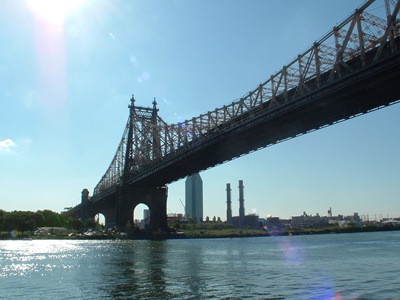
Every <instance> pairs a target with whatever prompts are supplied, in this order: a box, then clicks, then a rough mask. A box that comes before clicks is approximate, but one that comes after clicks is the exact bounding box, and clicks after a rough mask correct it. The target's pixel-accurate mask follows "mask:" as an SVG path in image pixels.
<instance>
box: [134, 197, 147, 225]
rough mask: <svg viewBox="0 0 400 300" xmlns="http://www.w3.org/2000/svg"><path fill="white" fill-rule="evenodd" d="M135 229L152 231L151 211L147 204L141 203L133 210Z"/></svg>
mask: <svg viewBox="0 0 400 300" xmlns="http://www.w3.org/2000/svg"><path fill="white" fill-rule="evenodd" d="M133 220H134V224H135V227H139V228H140V229H145V230H150V220H151V210H150V207H149V206H148V205H146V204H145V203H139V204H137V205H136V206H135V207H134V208H133Z"/></svg>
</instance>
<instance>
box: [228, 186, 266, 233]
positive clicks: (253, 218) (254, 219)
mask: <svg viewBox="0 0 400 300" xmlns="http://www.w3.org/2000/svg"><path fill="white" fill-rule="evenodd" d="M226 205H227V208H226V222H227V223H229V224H232V225H233V227H237V228H244V227H255V228H257V227H258V225H259V224H258V216H257V215H247V216H246V215H245V209H244V185H243V180H239V216H238V217H232V201H231V184H230V183H227V184H226Z"/></svg>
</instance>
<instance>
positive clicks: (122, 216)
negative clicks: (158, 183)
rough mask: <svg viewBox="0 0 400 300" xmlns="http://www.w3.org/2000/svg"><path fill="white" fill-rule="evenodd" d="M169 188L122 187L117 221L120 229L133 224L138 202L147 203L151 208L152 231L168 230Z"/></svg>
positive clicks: (122, 229)
mask: <svg viewBox="0 0 400 300" xmlns="http://www.w3.org/2000/svg"><path fill="white" fill-rule="evenodd" d="M167 198H168V189H167V187H166V186H164V187H140V188H138V187H133V188H129V187H127V188H122V189H121V190H120V191H119V195H118V201H117V203H118V205H117V216H116V223H117V227H118V229H119V230H120V231H125V230H126V229H127V228H129V225H133V223H134V220H133V211H134V209H135V207H136V206H137V205H138V204H145V205H147V206H148V207H149V210H150V227H151V230H152V231H159V232H167V231H168V224H167Z"/></svg>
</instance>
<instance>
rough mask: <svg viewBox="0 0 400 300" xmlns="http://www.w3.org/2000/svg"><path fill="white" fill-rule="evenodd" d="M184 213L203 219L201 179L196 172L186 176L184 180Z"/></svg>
mask: <svg viewBox="0 0 400 300" xmlns="http://www.w3.org/2000/svg"><path fill="white" fill-rule="evenodd" d="M185 215H186V218H192V219H195V220H197V221H202V220H203V180H202V179H201V177H200V174H198V173H196V174H193V175H191V176H188V177H187V178H186V181H185Z"/></svg>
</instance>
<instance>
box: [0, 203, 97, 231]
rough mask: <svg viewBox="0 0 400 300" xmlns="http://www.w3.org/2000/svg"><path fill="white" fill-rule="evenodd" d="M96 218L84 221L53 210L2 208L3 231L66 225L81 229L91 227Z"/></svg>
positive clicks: (1, 223) (0, 223) (0, 225)
mask: <svg viewBox="0 0 400 300" xmlns="http://www.w3.org/2000/svg"><path fill="white" fill-rule="evenodd" d="M93 224H94V220H87V222H82V221H81V220H77V219H70V218H65V217H64V216H63V215H62V214H59V213H56V212H53V211H51V210H47V209H46V210H38V211H36V212H32V211H12V212H7V211H4V210H1V209H0V229H1V231H6V232H11V231H13V230H16V231H20V232H31V233H33V232H34V231H35V230H36V229H37V228H38V227H66V228H69V229H75V230H81V229H84V228H87V227H91V225H93Z"/></svg>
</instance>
